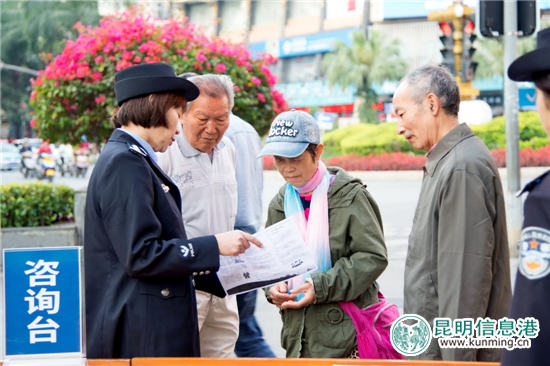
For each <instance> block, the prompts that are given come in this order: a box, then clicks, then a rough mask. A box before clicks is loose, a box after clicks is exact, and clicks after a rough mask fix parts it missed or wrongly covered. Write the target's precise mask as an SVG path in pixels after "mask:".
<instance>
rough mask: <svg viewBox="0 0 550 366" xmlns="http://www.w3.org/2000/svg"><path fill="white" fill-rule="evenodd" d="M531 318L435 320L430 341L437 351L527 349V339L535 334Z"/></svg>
mask: <svg viewBox="0 0 550 366" xmlns="http://www.w3.org/2000/svg"><path fill="white" fill-rule="evenodd" d="M539 330H540V324H539V321H538V320H537V319H535V318H525V319H524V318H520V319H517V320H514V319H508V318H506V317H504V318H502V319H499V320H498V321H497V320H493V319H490V318H484V319H483V318H477V320H474V319H472V318H464V319H455V320H451V319H450V318H435V319H434V328H433V337H434V338H437V342H438V344H439V347H441V348H477V349H480V348H506V349H507V350H509V351H511V350H513V349H516V348H530V347H531V339H532V338H536V337H537V336H538V334H539Z"/></svg>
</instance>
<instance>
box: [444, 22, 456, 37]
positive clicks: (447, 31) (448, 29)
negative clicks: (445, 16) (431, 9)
mask: <svg viewBox="0 0 550 366" xmlns="http://www.w3.org/2000/svg"><path fill="white" fill-rule="evenodd" d="M441 31H442V32H443V34H444V35H446V36H448V35H449V34H451V33H452V32H453V27H451V25H450V24H449V23H448V22H443V23H441Z"/></svg>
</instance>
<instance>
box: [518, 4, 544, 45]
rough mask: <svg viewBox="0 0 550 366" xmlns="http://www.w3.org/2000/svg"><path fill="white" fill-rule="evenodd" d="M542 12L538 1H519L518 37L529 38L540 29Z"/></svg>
mask: <svg viewBox="0 0 550 366" xmlns="http://www.w3.org/2000/svg"><path fill="white" fill-rule="evenodd" d="M539 20H540V10H538V9H537V2H536V1H518V35H519V36H520V37H528V36H530V35H532V34H533V33H535V32H536V31H537V29H538V28H539Z"/></svg>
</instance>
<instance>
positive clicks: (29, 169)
mask: <svg viewBox="0 0 550 366" xmlns="http://www.w3.org/2000/svg"><path fill="white" fill-rule="evenodd" d="M21 156H22V157H23V158H22V159H21V173H23V175H24V176H25V178H29V177H30V178H33V177H36V155H35V154H33V153H32V152H31V151H25V152H23V153H21Z"/></svg>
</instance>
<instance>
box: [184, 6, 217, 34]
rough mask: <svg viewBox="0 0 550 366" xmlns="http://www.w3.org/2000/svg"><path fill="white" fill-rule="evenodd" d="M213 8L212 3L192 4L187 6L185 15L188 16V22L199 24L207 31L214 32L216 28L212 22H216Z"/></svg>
mask: <svg viewBox="0 0 550 366" xmlns="http://www.w3.org/2000/svg"><path fill="white" fill-rule="evenodd" d="M214 10H215V8H214V7H213V6H212V4H205V3H202V4H192V5H189V7H188V8H187V16H188V17H189V23H194V24H200V25H202V26H203V27H204V28H205V29H206V30H207V31H209V32H214V30H215V29H216V28H215V26H214V24H215V22H216V16H217V14H215V12H214Z"/></svg>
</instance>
